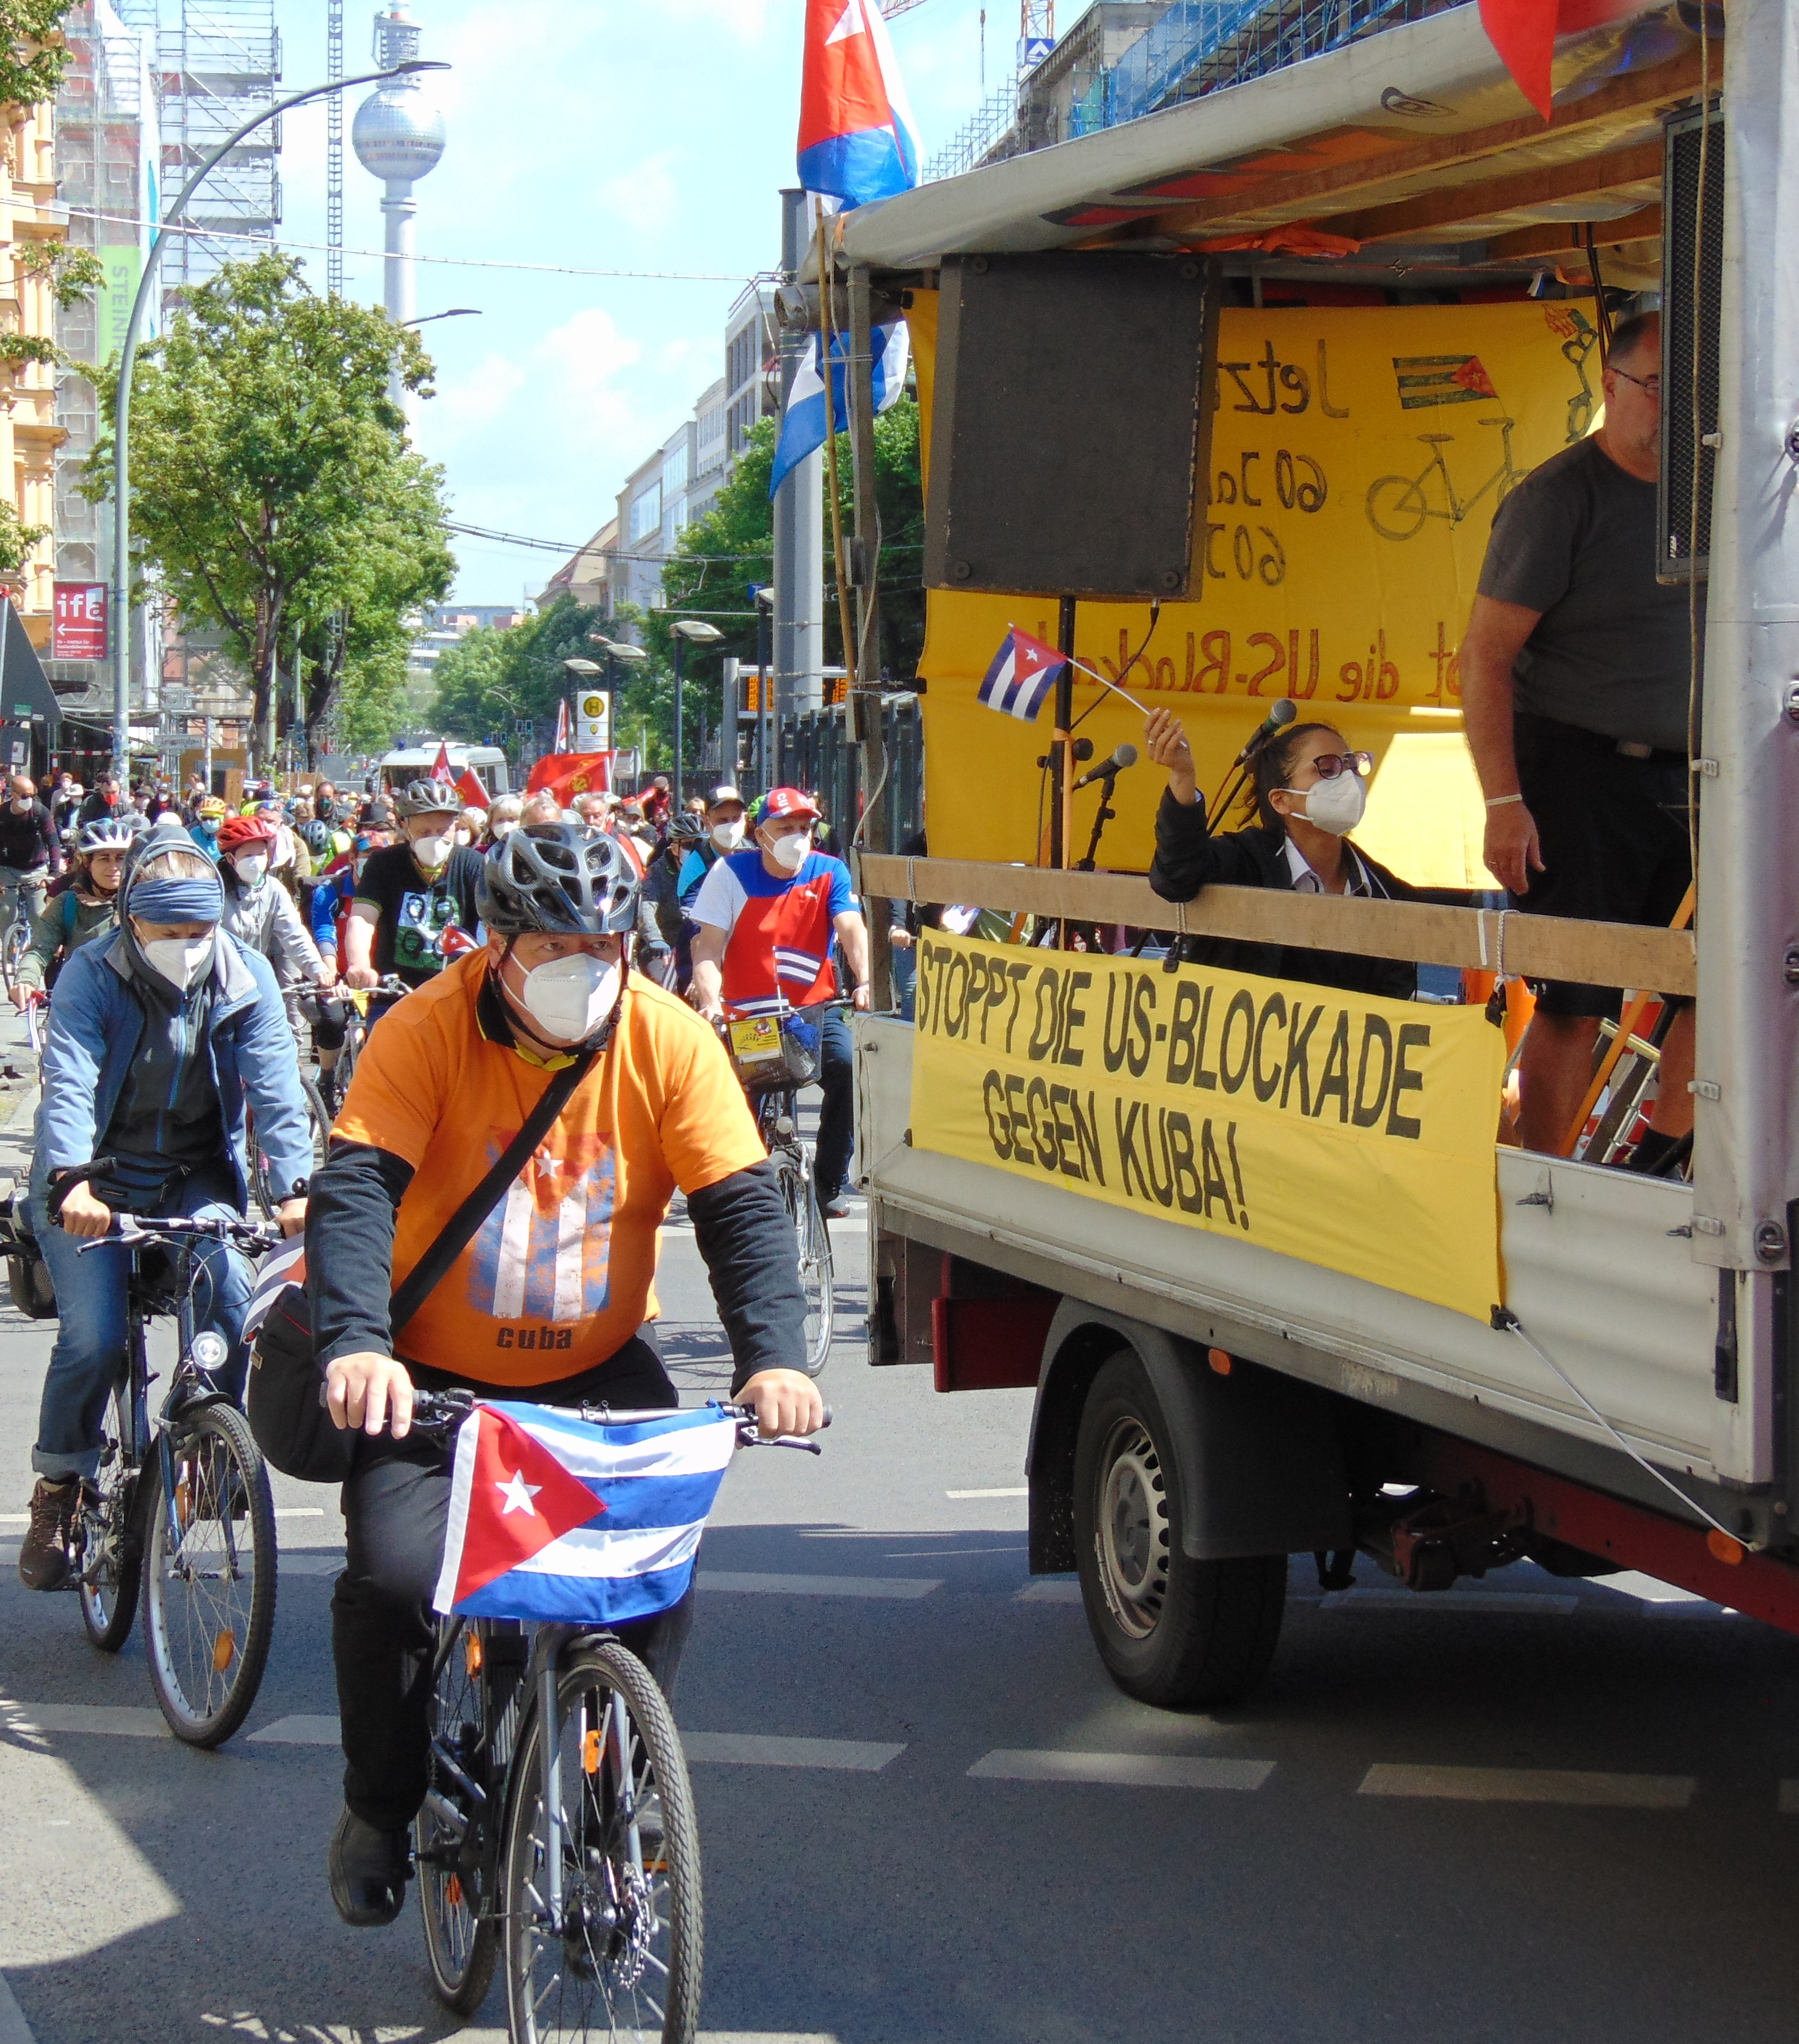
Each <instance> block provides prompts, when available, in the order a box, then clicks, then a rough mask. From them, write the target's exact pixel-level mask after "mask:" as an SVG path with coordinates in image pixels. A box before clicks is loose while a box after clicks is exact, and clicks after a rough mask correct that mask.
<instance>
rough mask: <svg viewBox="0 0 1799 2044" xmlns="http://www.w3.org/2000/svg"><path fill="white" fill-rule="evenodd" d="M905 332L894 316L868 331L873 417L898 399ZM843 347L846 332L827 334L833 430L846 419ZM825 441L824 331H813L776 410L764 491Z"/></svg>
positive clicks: (845, 349) (902, 379)
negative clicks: (771, 464)
mask: <svg viewBox="0 0 1799 2044" xmlns="http://www.w3.org/2000/svg"><path fill="white" fill-rule="evenodd" d="M907 346H908V337H907V334H906V330H905V321H904V320H894V321H893V322H892V323H891V324H890V325H887V326H878V327H876V328H875V331H874V347H875V365H874V371H873V381H874V386H875V413H876V414H877V416H878V414H880V413H882V412H884V411H886V409H887V408H888V406H889V405H892V404H894V403H895V402H897V401H898V398H899V394H900V393H901V391H902V390H904V389H905V364H906V349H907ZM848 352H849V336H848V334H846V333H838V334H833V335H832V337H831V416H832V419H833V420H834V421H836V428H837V431H838V432H845V431H847V430H848V426H849V422H850V414H849V405H848V398H847V395H846V393H845V391H844V357H845V356H846V355H848ZM824 444H825V336H824V335H823V334H818V335H817V336H814V338H813V344H812V348H811V352H809V354H808V355H806V356H805V359H804V360H803V361H802V362H801V364H800V367H799V370H798V374H797V375H795V376H794V387H793V389H792V390H790V391H789V392H788V394H787V409H786V411H785V412H784V413H782V415H781V437H780V439H779V440H778V442H777V443H776V444H775V470H774V473H773V474H771V476H770V477H769V478H768V494H769V495H770V496H771V497H772V496H773V495H774V494H775V491H776V490H778V489H779V488H780V487H781V486H782V483H783V482H786V479H787V475H788V471H790V470H791V469H794V468H795V467H798V465H799V463H801V462H802V461H804V460H805V458H806V456H807V455H809V454H816V453H817V451H818V450H819V449H820V448H821V447H823V446H824Z"/></svg>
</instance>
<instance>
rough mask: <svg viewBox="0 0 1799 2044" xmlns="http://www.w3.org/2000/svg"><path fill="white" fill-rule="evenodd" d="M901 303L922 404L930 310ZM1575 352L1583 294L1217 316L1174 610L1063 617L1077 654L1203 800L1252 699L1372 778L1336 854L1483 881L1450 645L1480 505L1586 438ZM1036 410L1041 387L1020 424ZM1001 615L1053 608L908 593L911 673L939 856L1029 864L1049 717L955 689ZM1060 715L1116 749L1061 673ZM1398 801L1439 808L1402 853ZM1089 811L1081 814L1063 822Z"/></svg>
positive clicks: (1584, 395)
mask: <svg viewBox="0 0 1799 2044" xmlns="http://www.w3.org/2000/svg"><path fill="white" fill-rule="evenodd" d="M914 295H915V303H914V309H913V312H912V313H910V314H909V317H910V318H911V320H912V321H913V347H914V352H915V354H916V355H917V359H918V365H919V390H920V400H921V407H924V408H928V405H929V402H930V399H931V398H932V395H933V394H934V383H933V378H932V373H931V372H932V369H933V368H934V366H935V365H934V362H933V361H932V359H931V358H932V354H933V351H934V348H935V344H936V317H935V315H936V301H935V298H932V297H931V295H930V294H914ZM927 298H928V299H929V302H928V303H925V302H923V301H924V300H926V299H927ZM1597 338H1598V337H1597V334H1596V332H1594V329H1593V318H1592V311H1591V306H1590V303H1588V302H1580V301H1575V300H1563V301H1559V302H1520V303H1516V304H1509V305H1409V306H1397V307H1364V308H1344V307H1334V308H1293V309H1269V310H1267V311H1260V312H1259V311H1254V310H1251V309H1247V308H1245V309H1233V310H1229V311H1227V312H1226V313H1224V317H1223V321H1222V323H1221V332H1220V347H1219V367H1220V374H1219V378H1218V402H1217V412H1216V414H1215V416H1214V418H1213V434H1212V459H1211V463H1210V467H1211V473H1210V474H1209V475H1208V476H1207V477H1206V478H1205V483H1204V488H1203V491H1202V495H1203V496H1204V497H1205V498H1206V499H1209V502H1208V504H1207V506H1206V508H1205V510H1204V511H1203V513H1201V520H1200V524H1201V531H1200V532H1199V533H1198V535H1197V544H1196V546H1195V549H1194V591H1195V594H1194V600H1193V601H1188V602H1182V603H1169V604H1166V605H1163V609H1162V613H1161V617H1160V621H1159V623H1158V624H1156V625H1155V628H1154V630H1153V631H1151V627H1150V618H1149V608H1148V605H1147V604H1145V603H1134V604H1106V603H1097V602H1096V603H1086V602H1083V603H1082V605H1081V606H1080V609H1079V612H1078V617H1077V621H1076V632H1075V651H1076V652H1077V654H1078V656H1079V657H1080V658H1081V659H1083V660H1085V661H1086V662H1087V663H1089V664H1090V666H1092V667H1094V668H1095V669H1097V670H1098V671H1099V672H1100V673H1101V674H1105V675H1107V676H1109V678H1112V679H1113V680H1115V681H1117V682H1119V683H1120V684H1121V686H1123V687H1124V688H1127V689H1128V690H1130V691H1131V693H1132V694H1133V695H1136V696H1138V697H1141V698H1142V700H1143V701H1144V702H1145V703H1147V704H1151V705H1154V704H1156V703H1158V702H1159V703H1165V704H1167V705H1169V706H1170V707H1171V708H1173V709H1176V710H1178V712H1179V713H1180V714H1181V716H1182V717H1183V718H1185V719H1186V723H1187V727H1188V731H1189V734H1190V737H1191V739H1192V741H1193V746H1194V755H1195V757H1196V759H1197V761H1198V763H1199V768H1200V778H1201V785H1202V786H1206V787H1209V788H1212V789H1216V788H1217V786H1218V784H1219V782H1220V780H1221V779H1222V778H1223V776H1224V772H1225V770H1226V767H1227V766H1228V762H1229V761H1230V760H1231V759H1232V758H1233V757H1234V756H1235V755H1236V751H1237V750H1238V748H1239V747H1240V746H1241V745H1242V743H1243V742H1244V740H1245V739H1246V738H1247V736H1248V735H1249V733H1250V732H1251V729H1252V728H1254V726H1255V724H1256V722H1257V721H1258V720H1259V717H1261V715H1262V713H1263V711H1265V710H1266V709H1267V706H1268V705H1269V703H1270V702H1271V701H1273V700H1274V698H1275V697H1278V696H1292V697H1295V698H1296V699H1297V701H1298V702H1299V704H1300V705H1301V715H1302V716H1304V717H1308V718H1316V719H1320V720H1325V721H1328V722H1330V723H1332V724H1334V725H1336V727H1337V728H1340V730H1341V731H1342V732H1343V736H1345V737H1346V738H1347V739H1348V740H1349V742H1350V743H1351V745H1353V746H1356V747H1366V748H1367V750H1368V751H1371V752H1373V753H1374V755H1376V758H1377V760H1378V762H1379V771H1378V773H1377V776H1376V780H1375V784H1374V789H1373V790H1372V791H1371V795H1370V804H1369V819H1368V822H1367V824H1366V825H1365V826H1364V827H1363V829H1362V830H1361V831H1360V832H1358V834H1357V842H1358V843H1362V844H1364V845H1365V846H1366V847H1367V848H1368V849H1369V850H1370V851H1373V852H1374V854H1375V855H1376V856H1377V857H1381V858H1383V859H1384V858H1386V857H1388V856H1389V855H1390V853H1391V852H1393V851H1399V850H1400V849H1401V847H1402V845H1403V846H1404V847H1405V849H1407V850H1409V851H1410V852H1411V853H1412V855H1413V863H1412V864H1410V865H1408V866H1405V867H1402V868H1401V870H1404V871H1405V874H1406V877H1407V878H1410V879H1414V880H1417V881H1418V882H1421V883H1428V884H1432V885H1437V886H1490V884H1491V882H1490V881H1489V880H1488V878H1486V875H1485V874H1484V872H1483V871H1482V870H1481V869H1480V867H1479V864H1478V858H1476V859H1474V860H1472V861H1471V862H1470V859H1469V858H1468V857H1467V855H1466V853H1467V851H1468V847H1467V844H1466V836H1467V832H1466V830H1465V828H1464V824H1463V817H1462V811H1463V810H1464V809H1466V810H1467V811H1468V813H1470V815H1471V816H1476V817H1477V818H1478V811H1479V799H1478V787H1477V785H1476V783H1475V781H1474V774H1473V771H1472V768H1471V766H1470V765H1469V764H1468V763H1467V762H1466V752H1465V751H1464V749H1463V747H1462V746H1461V744H1460V743H1459V728H1460V708H1461V696H1462V692H1461V680H1460V675H1459V670H1458V665H1457V651H1458V648H1459V645H1460V642H1461V636H1462V632H1463V628H1464V627H1465V626H1466V621H1467V617H1468V612H1469V609H1470V605H1471V604H1472V603H1473V601H1474V590H1475V586H1476V584H1477V582H1478V579H1479V576H1480V569H1481V563H1482V559H1483V558H1484V556H1485V554H1486V543H1487V537H1488V535H1489V533H1490V531H1491V529H1492V525H1493V513H1494V511H1495V510H1496V509H1497V507H1498V505H1499V502H1500V500H1501V498H1503V497H1504V496H1505V494H1506V492H1507V491H1508V490H1510V489H1511V488H1512V487H1513V485H1514V484H1515V483H1516V482H1519V481H1520V480H1521V479H1522V478H1523V477H1524V476H1525V475H1526V474H1528V473H1529V472H1530V471H1531V470H1532V468H1534V467H1536V466H1537V464H1538V463H1540V462H1543V461H1546V460H1547V459H1548V458H1549V456H1550V455H1552V454H1555V453H1556V452H1558V451H1559V450H1560V449H1562V448H1564V447H1567V446H1569V445H1571V444H1573V443H1574V441H1576V440H1578V439H1580V438H1581V437H1582V435H1583V434H1585V433H1586V432H1587V431H1588V430H1589V428H1590V426H1591V425H1592V423H1593V418H1594V417H1595V415H1596V412H1597V405H1598V403H1599V356H1598V349H1597ZM1055 401H1056V394H1055V393H1054V392H1046V393H1045V394H1044V430H1045V431H1046V432H1053V431H1054V429H1055ZM928 438H929V428H928V422H927V423H926V425H925V429H924V439H925V440H926V442H927V444H928ZM1009 624H1018V625H1020V626H1021V627H1023V628H1024V630H1026V631H1027V632H1032V634H1034V635H1035V636H1037V637H1038V638H1040V639H1044V640H1047V641H1048V642H1049V643H1050V644H1055V636H1056V606H1055V594H1054V592H1053V591H1051V592H1047V593H1044V594H1017V595H1000V596H992V595H979V594H965V593H963V592H960V591H956V590H932V591H931V593H930V596H929V599H928V622H927V631H926V637H925V646H924V655H923V656H922V658H921V660H920V663H919V670H920V672H921V674H924V675H925V676H927V677H928V682H929V688H928V694H926V696H925V697H924V704H923V711H924V732H925V757H926V761H927V767H926V773H927V775H928V813H929V816H930V831H931V849H932V851H933V852H934V853H936V854H937V855H939V856H940V857H950V858H961V859H997V860H1007V859H1025V860H1034V859H1036V856H1037V843H1038V829H1039V807H1038V797H1039V786H1038V782H1039V774H1038V770H1037V767H1036V759H1037V757H1038V755H1040V754H1041V753H1042V752H1043V751H1044V747H1045V745H1046V744H1047V741H1048V738H1049V733H1050V721H1051V720H1050V715H1049V713H1048V711H1047V709H1046V710H1045V711H1044V713H1042V714H1041V715H1040V717H1039V718H1038V720H1037V723H1036V725H1035V726H1030V725H1024V724H1019V723H1017V721H1016V720H1007V719H1005V718H1002V717H998V716H996V715H994V713H993V712H992V711H990V710H988V709H983V708H982V707H981V706H980V705H979V704H978V703H977V702H976V701H975V695H974V691H975V689H976V687H977V686H978V683H979V681H980V678H981V676H982V674H984V673H985V672H986V668H987V665H988V663H989V662H990V660H991V659H993V656H994V652H995V651H997V650H998V647H999V645H1000V643H1001V640H1002V639H1003V638H1004V636H1005V631H1006V628H1007V626H1008V625H1009ZM1074 708H1075V714H1076V715H1077V717H1080V716H1082V715H1083V713H1086V712H1089V711H1091V712H1092V714H1091V715H1090V716H1088V717H1086V720H1085V721H1084V722H1083V723H1082V727H1081V728H1082V734H1083V736H1090V737H1091V739H1092V740H1093V741H1094V757H1095V758H1096V759H1097V758H1101V757H1103V756H1104V755H1105V754H1106V753H1108V752H1109V751H1111V750H1112V748H1113V747H1114V746H1115V745H1117V743H1119V741H1120V740H1126V739H1128V740H1132V741H1133V742H1136V743H1140V742H1141V740H1142V736H1143V732H1142V724H1143V720H1142V718H1141V717H1140V716H1139V715H1138V714H1137V713H1136V711H1135V710H1134V709H1132V708H1131V707H1130V706H1129V705H1128V704H1127V703H1125V702H1124V701H1121V699H1120V698H1119V697H1116V696H1110V697H1107V696H1105V693H1104V691H1102V690H1101V689H1100V688H1099V687H1098V686H1097V684H1094V683H1092V682H1088V681H1087V680H1086V678H1085V677H1083V676H1080V675H1077V676H1076V678H1075V688H1074ZM1395 740H1404V741H1405V743H1401V744H1400V745H1399V747H1398V752H1399V755H1400V757H1399V758H1398V759H1396V760H1395V762H1394V764H1395V765H1396V766H1397V767H1399V768H1400V769H1401V770H1400V771H1399V772H1398V773H1397V774H1395V775H1394V776H1393V786H1392V787H1391V788H1390V789H1389V788H1388V787H1386V786H1384V785H1383V781H1384V777H1385V773H1386V765H1387V755H1388V753H1389V751H1390V748H1391V747H1393V744H1394V741H1395ZM1413 740H1426V741H1428V742H1427V743H1426V744H1425V745H1424V746H1422V747H1420V746H1418V745H1417V744H1415V743H1413V742H1412V741H1413ZM1445 740H1447V741H1448V744H1447V747H1445V743H1444V741H1445ZM1427 751H1428V753H1429V754H1430V757H1429V760H1428V765H1427V763H1426V761H1425V758H1424V754H1425V753H1426V752H1427ZM1409 753H1416V754H1417V755H1418V756H1417V758H1415V759H1411V758H1407V757H1406V756H1405V755H1408V754H1409ZM1446 772H1447V780H1446V779H1445V778H1443V776H1444V774H1445V773H1446ZM1401 783H1403V784H1405V785H1404V786H1403V787H1402V786H1401ZM1421 787H1422V788H1424V790H1427V791H1428V793H1430V795H1431V797H1432V806H1433V809H1434V811H1436V812H1437V813H1438V816H1437V820H1436V821H1435V822H1433V823H1432V824H1430V825H1429V826H1428V828H1427V829H1426V831H1425V832H1424V836H1423V837H1422V840H1420V832H1419V830H1418V827H1417V824H1418V819H1417V809H1416V807H1415V802H1416V798H1417V794H1418V793H1419V791H1420V788H1421ZM1446 790H1447V791H1452V793H1451V801H1448V802H1445V801H1443V800H1441V799H1440V797H1442V795H1443V793H1444V792H1445V791H1446ZM1160 792H1161V790H1160V777H1159V776H1158V775H1156V774H1153V773H1151V772H1150V771H1149V770H1147V768H1146V769H1144V770H1139V771H1137V772H1135V773H1132V774H1127V775H1125V776H1124V778H1123V779H1122V780H1121V782H1119V784H1118V800H1117V808H1118V820H1117V822H1116V823H1115V824H1113V825H1112V827H1111V828H1110V829H1109V832H1108V833H1107V836H1106V839H1105V847H1104V851H1103V853H1102V859H1101V863H1103V864H1105V865H1106V866H1111V867H1113V868H1124V869H1129V870H1136V871H1138V872H1141V871H1143V870H1145V869H1147V866H1148V864H1149V861H1150V857H1151V852H1152V851H1153V849H1154V847H1153V841H1152V824H1153V819H1154V815H1155V803H1156V801H1157V799H1158V797H1159V794H1160ZM1095 799H1096V798H1095V797H1094V796H1092V795H1087V796H1085V797H1082V810H1083V816H1082V821H1081V824H1080V826H1079V827H1080V828H1083V829H1084V828H1085V820H1086V816H1087V815H1088V814H1090V805H1091V804H1092V803H1093V802H1094V800H1095ZM1472 835H1473V837H1474V843H1475V845H1476V846H1477V847H1478V835H1479V834H1478V830H1477V831H1474V832H1473V833H1472ZM1470 865H1471V868H1472V870H1470Z"/></svg>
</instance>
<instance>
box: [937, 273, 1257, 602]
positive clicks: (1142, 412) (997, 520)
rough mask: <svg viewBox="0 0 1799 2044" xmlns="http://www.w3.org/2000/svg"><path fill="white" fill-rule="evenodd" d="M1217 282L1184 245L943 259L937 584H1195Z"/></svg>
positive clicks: (1073, 591)
mask: <svg viewBox="0 0 1799 2044" xmlns="http://www.w3.org/2000/svg"><path fill="white" fill-rule="evenodd" d="M1221 290H1222V286H1221V282H1220V279H1219V277H1218V275H1217V271H1216V270H1215V269H1213V268H1209V267H1208V266H1206V265H1205V264H1202V263H1199V262H1197V261H1195V260H1194V259H1190V258H1184V257H1172V258H1170V257H1160V256H1152V255H1060V254H1055V255H965V256H959V257H955V258H952V259H950V260H948V261H947V262H945V263H944V266H943V272H942V300H941V305H940V313H939V316H938V328H937V363H936V387H935V394H934V409H933V413H932V423H931V486H930V491H929V498H928V505H927V507H926V524H925V536H924V580H925V582H926V583H927V585H928V586H930V587H932V588H933V589H967V590H1020V591H1025V592H1036V591H1042V592H1044V593H1047V594H1054V595H1062V596H1087V597H1138V598H1141V597H1179V596H1185V595H1186V594H1188V591H1189V589H1190V584H1191V581H1192V576H1193V557H1194V527H1195V521H1196V520H1197V519H1199V518H1201V517H1203V515H1204V506H1203V502H1196V500H1195V488H1196V479H1197V478H1200V477H1202V476H1204V475H1205V474H1206V472H1207V469H1208V465H1209V464H1208V448H1207V444H1208V442H1209V436H1210V430H1211V417H1212V407H1211V405H1209V403H1206V402H1205V401H1203V400H1204V398H1205V391H1206V382H1207V377H1206V371H1207V368H1208V365H1209V361H1210V358H1211V356H1212V355H1213V352H1214V344H1215V340H1216V336H1217V321H1218V312H1219V306H1220V294H1221Z"/></svg>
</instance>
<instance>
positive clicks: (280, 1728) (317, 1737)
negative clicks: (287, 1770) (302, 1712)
mask: <svg viewBox="0 0 1799 2044" xmlns="http://www.w3.org/2000/svg"><path fill="white" fill-rule="evenodd" d="M249 1742H250V1743H251V1745H252V1746H257V1745H268V1746H336V1745H337V1744H338V1743H339V1735H338V1727H337V1720H336V1717H335V1716H333V1717H304V1716H302V1717H291V1718H277V1719H275V1722H274V1723H272V1724H266V1725H264V1726H263V1727H262V1729H261V1731H253V1732H252V1733H251V1734H250V1735H249Z"/></svg>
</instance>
